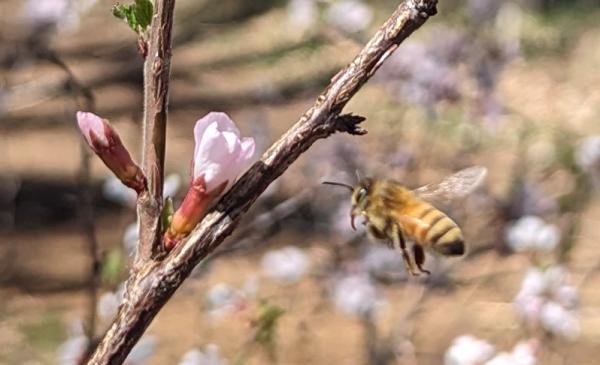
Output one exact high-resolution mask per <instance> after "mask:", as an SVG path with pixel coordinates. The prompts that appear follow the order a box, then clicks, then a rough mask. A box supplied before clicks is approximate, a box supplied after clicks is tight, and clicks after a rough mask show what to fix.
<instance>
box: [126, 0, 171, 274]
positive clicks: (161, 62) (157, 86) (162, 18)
mask: <svg viewBox="0 0 600 365" xmlns="http://www.w3.org/2000/svg"><path fill="white" fill-rule="evenodd" d="M174 8H175V0H157V1H155V2H154V16H153V17H152V24H151V25H150V31H149V32H150V33H149V35H148V54H147V56H146V61H145V63H144V121H143V128H144V141H143V147H142V151H143V152H142V153H143V162H142V168H143V170H144V173H145V174H146V178H147V179H148V191H147V192H146V193H144V194H142V195H141V196H140V197H139V198H138V206H137V211H138V217H139V220H140V227H139V233H140V242H139V244H138V251H137V254H136V258H135V262H134V269H136V270H137V269H138V268H139V267H141V265H143V264H144V263H145V262H147V261H149V260H150V259H151V257H152V256H153V254H154V253H155V252H156V249H157V248H158V246H159V242H160V237H161V234H160V233H161V230H160V213H161V209H162V191H163V180H164V162H165V140H166V133H167V130H166V127H167V102H168V97H169V73H170V68H171V45H172V44H171V41H172V37H171V29H172V27H173V9H174Z"/></svg>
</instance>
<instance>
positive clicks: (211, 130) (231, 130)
mask: <svg viewBox="0 0 600 365" xmlns="http://www.w3.org/2000/svg"><path fill="white" fill-rule="evenodd" d="M194 139H195V141H196V147H195V148H194V158H193V161H192V185H191V186H190V189H189V190H188V192H187V194H186V196H185V198H184V199H183V202H182V203H181V206H180V207H179V208H178V209H177V211H176V212H175V214H174V215H173V219H172V221H171V226H170V227H169V229H168V230H167V232H166V233H165V237H164V244H165V247H166V248H167V249H171V248H173V247H174V246H175V245H176V244H177V242H179V241H180V240H181V238H182V237H185V236H186V235H187V234H189V233H190V232H191V231H192V229H194V227H195V226H196V225H197V224H198V223H199V222H200V220H201V219H202V217H204V215H205V214H206V210H207V209H208V207H209V206H210V203H212V202H213V201H214V200H215V199H216V198H217V197H218V196H219V195H220V194H221V193H222V192H223V191H225V189H226V188H227V187H228V186H229V185H231V184H232V183H233V182H234V181H235V179H236V177H237V176H238V174H239V173H240V171H241V170H242V169H243V168H244V167H246V165H247V164H248V163H249V162H250V159H251V158H252V155H253V154H254V138H250V137H246V138H241V137H240V131H239V129H238V128H237V127H236V125H235V123H234V122H233V121H232V120H231V119H230V118H229V116H227V114H225V113H220V112H211V113H208V114H207V115H206V116H204V117H203V118H201V119H199V120H198V121H197V122H196V126H195V127H194Z"/></svg>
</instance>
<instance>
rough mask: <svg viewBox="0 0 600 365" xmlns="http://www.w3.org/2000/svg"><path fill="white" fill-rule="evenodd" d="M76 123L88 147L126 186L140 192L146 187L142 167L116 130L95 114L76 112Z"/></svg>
mask: <svg viewBox="0 0 600 365" xmlns="http://www.w3.org/2000/svg"><path fill="white" fill-rule="evenodd" d="M77 124H78V125H79V129H80V130H81V134H83V137H84V138H85V141H86V142H87V144H88V145H89V146H90V148H91V149H92V150H93V151H94V152H95V153H96V155H98V157H100V159H101V160H102V161H103V162H104V164H105V165H106V166H107V167H108V168H109V169H110V170H111V171H112V172H113V173H114V174H115V176H116V177H117V178H119V180H121V182H122V183H123V184H125V185H126V186H129V187H130V188H132V189H134V190H135V191H136V192H138V193H140V192H141V191H143V190H144V189H146V178H145V176H144V173H143V172H142V169H140V167H139V166H138V165H137V164H136V163H135V162H133V160H132V159H131V155H130V154H129V151H127V148H125V146H124V145H123V143H122V142H121V138H119V135H118V134H117V131H116V130H115V129H114V128H113V127H112V126H111V125H110V123H109V122H108V120H106V119H102V118H100V117H99V116H97V115H96V114H93V113H86V112H81V111H78V112H77Z"/></svg>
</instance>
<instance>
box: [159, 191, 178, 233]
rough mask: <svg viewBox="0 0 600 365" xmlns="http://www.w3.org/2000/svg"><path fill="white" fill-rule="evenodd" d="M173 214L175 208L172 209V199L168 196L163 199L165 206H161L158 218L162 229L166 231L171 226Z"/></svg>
mask: <svg viewBox="0 0 600 365" xmlns="http://www.w3.org/2000/svg"><path fill="white" fill-rule="evenodd" d="M174 213H175V208H174V207H173V198H171V197H170V196H168V197H167V199H165V204H164V206H163V210H162V213H161V216H160V219H161V222H162V227H163V229H167V228H168V227H170V226H171V221H172V220H173V214H174Z"/></svg>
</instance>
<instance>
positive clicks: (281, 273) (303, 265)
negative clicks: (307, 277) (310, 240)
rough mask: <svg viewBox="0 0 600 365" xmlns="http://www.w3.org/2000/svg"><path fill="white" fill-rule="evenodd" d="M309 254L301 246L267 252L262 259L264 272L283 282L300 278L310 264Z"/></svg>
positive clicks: (293, 281) (289, 282)
mask: <svg viewBox="0 0 600 365" xmlns="http://www.w3.org/2000/svg"><path fill="white" fill-rule="evenodd" d="M309 263H310V262H309V259H308V256H307V255H306V254H305V253H304V252H303V251H302V250H300V249H299V248H297V247H294V246H287V247H284V248H281V249H278V250H272V251H269V252H267V253H266V254H265V255H264V256H263V258H262V261H261V266H262V270H263V272H264V273H265V274H266V275H267V276H268V277H269V278H271V279H273V280H275V281H278V282H280V283H283V284H293V283H295V282H297V281H298V280H300V279H301V278H302V276H303V275H304V274H305V273H306V271H307V270H308V266H309Z"/></svg>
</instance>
